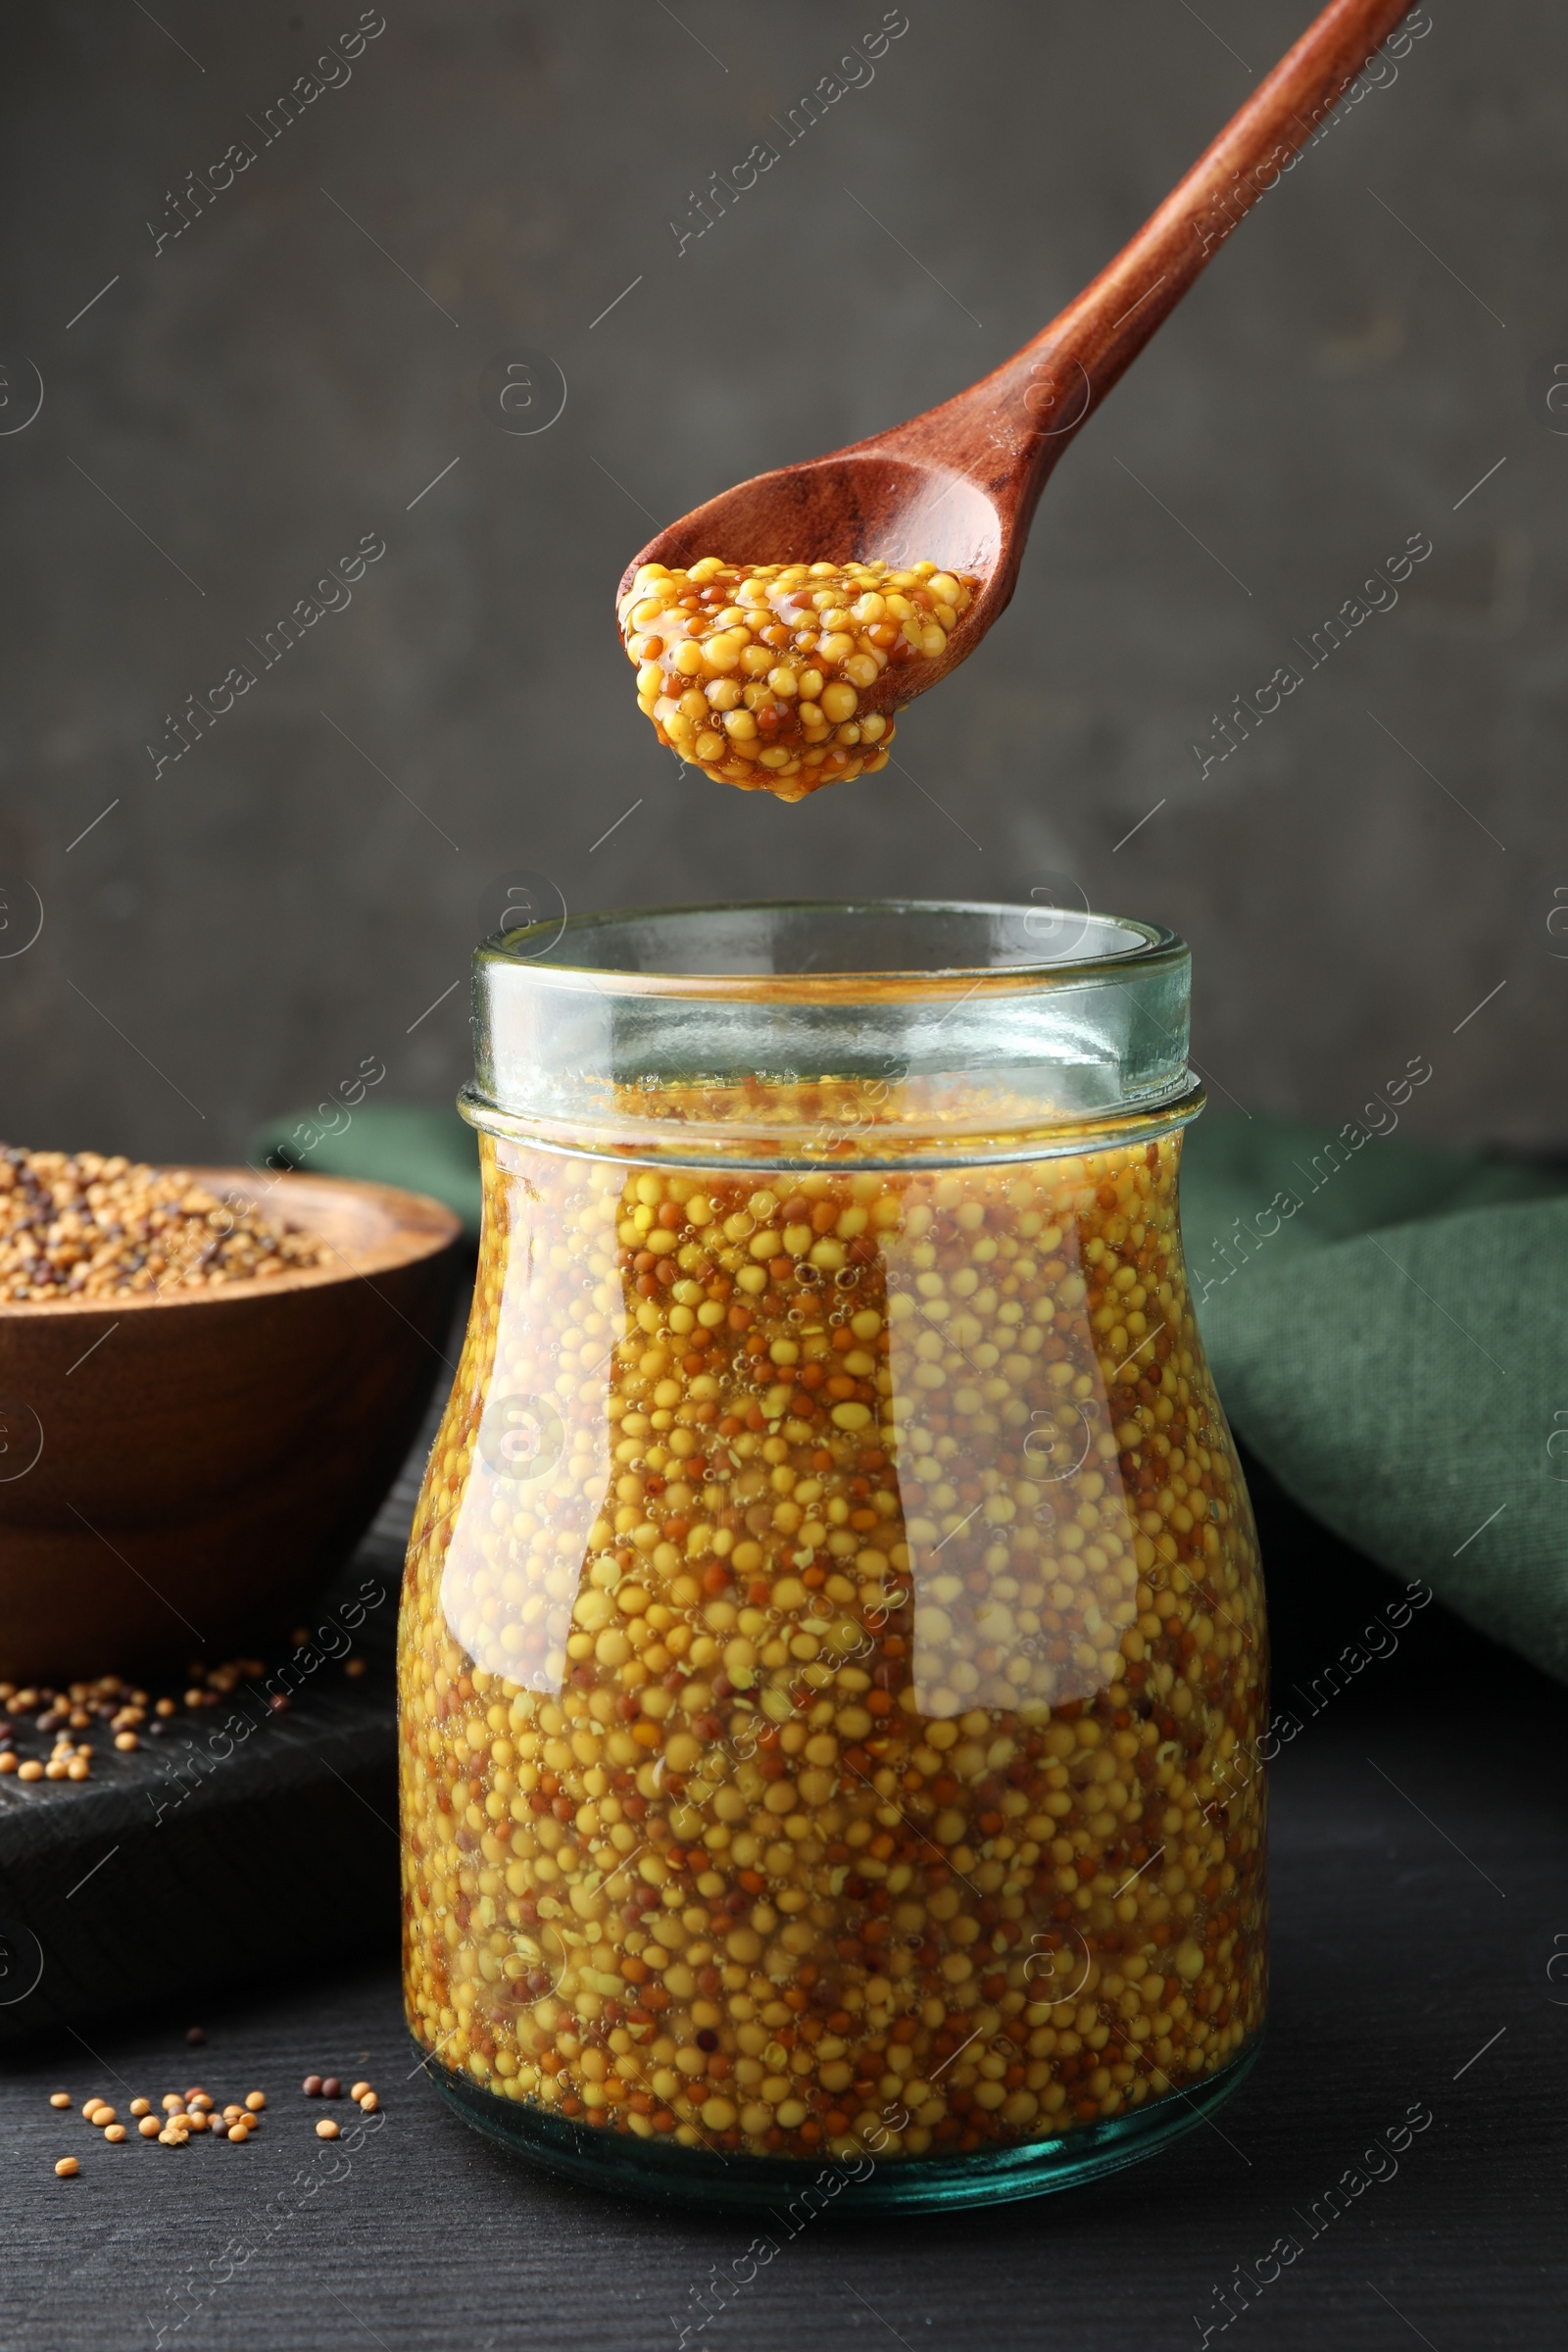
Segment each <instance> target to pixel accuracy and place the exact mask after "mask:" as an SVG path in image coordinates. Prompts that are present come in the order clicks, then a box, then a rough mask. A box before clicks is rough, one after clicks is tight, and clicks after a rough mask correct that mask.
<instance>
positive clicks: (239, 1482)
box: [0, 1168, 461, 1682]
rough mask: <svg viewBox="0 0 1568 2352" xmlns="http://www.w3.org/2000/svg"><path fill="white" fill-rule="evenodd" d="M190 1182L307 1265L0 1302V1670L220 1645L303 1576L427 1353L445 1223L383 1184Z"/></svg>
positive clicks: (282, 1615) (302, 1588)
mask: <svg viewBox="0 0 1568 2352" xmlns="http://www.w3.org/2000/svg"><path fill="white" fill-rule="evenodd" d="M190 1173H191V1174H192V1176H193V1177H194V1178H195V1179H196V1181H197V1182H198V1183H200V1184H203V1185H206V1186H207V1187H208V1188H209V1189H210V1190H211V1191H213V1192H215V1193H218V1194H220V1195H223V1194H225V1193H227V1192H229V1191H230V1190H234V1191H237V1192H239V1193H241V1194H242V1195H243V1196H244V1197H245V1198H246V1199H247V1200H253V1201H256V1200H259V1205H260V1208H261V1213H262V1214H263V1215H264V1216H266V1217H267V1218H268V1219H269V1220H270V1221H273V1222H278V1223H286V1224H290V1225H296V1226H300V1227H302V1228H304V1229H305V1230H306V1231H308V1232H310V1233H316V1234H319V1235H320V1236H321V1237H322V1238H323V1239H324V1240H325V1241H327V1242H328V1243H330V1245H331V1246H332V1250H333V1251H334V1255H333V1257H332V1258H331V1260H330V1261H329V1262H328V1263H327V1264H326V1265H324V1266H319V1267H308V1268H300V1269H298V1270H291V1271H290V1272H288V1273H286V1274H278V1275H273V1276H270V1277H262V1278H259V1279H256V1280H253V1281H247V1282H234V1283H229V1284H226V1285H223V1286H221V1287H216V1288H214V1289H212V1290H204V1291H178V1292H171V1293H169V1294H167V1295H166V1296H164V1297H162V1298H155V1297H149V1296H145V1295H142V1294H131V1295H127V1296H125V1297H123V1298H113V1299H61V1300H37V1301H28V1302H25V1303H20V1304H15V1305H0V1678H4V1679H5V1680H8V1681H14V1682H57V1681H61V1680H72V1681H77V1680H88V1679H90V1678H92V1677H93V1676H95V1675H99V1674H110V1673H123V1672H125V1671H126V1670H127V1669H129V1668H131V1667H133V1666H136V1665H139V1664H141V1663H143V1662H144V1661H146V1662H150V1661H153V1660H155V1659H157V1658H159V1657H165V1658H169V1657H177V1658H179V1659H181V1660H185V1659H189V1658H195V1657H198V1656H201V1657H205V1658H206V1659H207V1660H208V1661H209V1662H214V1663H216V1662H217V1661H218V1660H219V1659H221V1658H223V1657H227V1656H229V1655H231V1654H233V1653H234V1652H235V1651H236V1650H238V1649H242V1648H243V1647H244V1646H245V1644H246V1642H247V1640H256V1639H258V1638H262V1637H265V1636H267V1635H269V1634H270V1635H272V1636H273V1637H274V1638H275V1635H276V1631H277V1628H278V1627H279V1626H280V1625H282V1626H286V1625H288V1624H289V1622H290V1621H291V1618H292V1617H293V1616H294V1615H295V1614H296V1613H297V1612H298V1611H300V1610H301V1609H302V1608H304V1607H305V1605H306V1604H307V1603H308V1602H309V1601H310V1600H311V1599H312V1598H313V1597H314V1595H315V1593H316V1592H317V1591H318V1590H319V1586H320V1584H321V1581H322V1579H323V1578H324V1577H325V1576H326V1575H327V1574H328V1573H329V1572H330V1571H331V1570H332V1569H333V1568H334V1567H335V1566H338V1565H340V1564H341V1562H342V1561H343V1560H344V1558H345V1557H346V1556H347V1554H348V1553H349V1551H350V1550H351V1549H352V1548H353V1546H354V1544H356V1543H357V1542H358V1541H359V1539H360V1537H361V1536H362V1535H363V1534H364V1532H365V1530H366V1528H367V1527H368V1524H369V1522H370V1520H371V1518H372V1517H373V1516H374V1514H375V1511H376V1508H377V1506H378V1504H379V1503H380V1501H381V1499H382V1497H383V1496H384V1495H385V1494H386V1491H387V1489H388V1487H389V1486H390V1485H391V1483H392V1480H393V1479H394V1478H395V1477H396V1475H397V1472H398V1469H399V1467H400V1466H401V1464H402V1462H403V1460H404V1458H405V1456H406V1454H407V1452H408V1448H409V1446H410V1445H411V1444H412V1443H413V1440H414V1437H415V1434H416V1432H417V1429H418V1426H419V1421H420V1418H421V1416H422V1414H423V1412H424V1408H425V1405H426V1404H427V1402H428V1400H429V1397H430V1393H431V1391H432V1389H433V1387H434V1385H435V1382H436V1380H437V1378H438V1377H449V1376H450V1372H451V1369H452V1367H451V1366H450V1365H449V1364H448V1363H447V1361H446V1357H445V1350H446V1343H447V1336H448V1330H449V1325H450V1320H451V1313H452V1305H453V1294H454V1289H455V1285H456V1280H457V1273H458V1262H459V1261H458V1250H457V1243H458V1239H459V1235H460V1232H461V1226H460V1224H459V1220H458V1219H457V1218H456V1217H455V1216H454V1215H453V1214H452V1213H451V1211H450V1210H449V1209H446V1208H443V1207H442V1206H441V1204H440V1202H439V1201H430V1200H427V1199H426V1198H425V1197H424V1196H423V1195H422V1194H419V1193H405V1192H399V1191H395V1190H394V1189H393V1188H392V1187H391V1186H390V1185H384V1184H365V1183H351V1182H349V1181H347V1180H345V1179H343V1178H338V1177H330V1176H300V1175H287V1176H283V1177H281V1178H279V1180H278V1182H277V1184H276V1186H275V1188H273V1187H271V1186H269V1187H268V1188H267V1189H266V1191H265V1192H264V1193H262V1194H261V1195H260V1197H259V1195H258V1187H257V1184H256V1180H255V1178H254V1177H253V1176H252V1175H251V1174H250V1173H249V1171H247V1170H246V1169H243V1168H193V1169H192V1170H191V1171H190Z"/></svg>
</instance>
